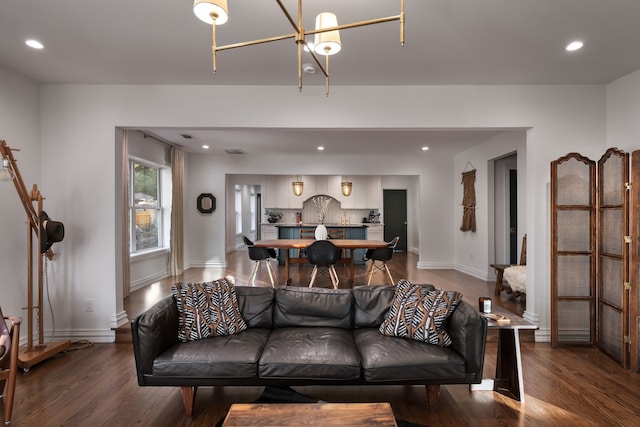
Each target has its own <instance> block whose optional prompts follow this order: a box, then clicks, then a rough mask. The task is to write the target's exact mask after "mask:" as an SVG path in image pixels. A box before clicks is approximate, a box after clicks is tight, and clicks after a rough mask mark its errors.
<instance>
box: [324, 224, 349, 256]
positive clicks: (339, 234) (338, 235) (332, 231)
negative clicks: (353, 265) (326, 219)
mask: <svg viewBox="0 0 640 427" xmlns="http://www.w3.org/2000/svg"><path fill="white" fill-rule="evenodd" d="M346 236H347V230H345V229H344V228H329V229H327V237H328V238H329V239H332V240H336V239H342V240H344V239H345V238H346ZM346 257H347V249H341V250H340V258H346Z"/></svg>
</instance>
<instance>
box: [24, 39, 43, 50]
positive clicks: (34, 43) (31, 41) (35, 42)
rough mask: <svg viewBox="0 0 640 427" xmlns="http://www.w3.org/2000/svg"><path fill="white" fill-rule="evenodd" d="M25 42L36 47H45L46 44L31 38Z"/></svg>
mask: <svg viewBox="0 0 640 427" xmlns="http://www.w3.org/2000/svg"><path fill="white" fill-rule="evenodd" d="M25 44H26V45H27V46H29V47H32V48H34V49H44V45H43V44H42V43H40V42H39V41H38V40H33V39H30V40H27V41H26V42H25Z"/></svg>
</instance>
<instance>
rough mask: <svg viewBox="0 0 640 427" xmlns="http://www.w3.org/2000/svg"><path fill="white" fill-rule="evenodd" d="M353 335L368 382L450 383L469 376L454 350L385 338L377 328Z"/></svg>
mask: <svg viewBox="0 0 640 427" xmlns="http://www.w3.org/2000/svg"><path fill="white" fill-rule="evenodd" d="M353 336H354V341H355V344H356V348H357V350H358V353H359V354H360V359H361V363H362V372H363V376H364V378H365V380H367V381H373V382H375V381H379V382H393V381H416V382H417V383H420V382H421V381H434V382H436V383H445V384H446V382H447V381H452V382H455V381H459V380H460V379H463V378H465V376H466V366H465V360H464V358H463V357H462V356H461V355H460V354H458V353H457V352H456V351H455V350H454V349H453V348H452V347H440V346H436V345H431V344H428V343H424V342H420V341H415V340H411V339H407V338H399V337H389V336H385V335H381V334H380V332H378V329H377V328H370V329H357V330H354V331H353Z"/></svg>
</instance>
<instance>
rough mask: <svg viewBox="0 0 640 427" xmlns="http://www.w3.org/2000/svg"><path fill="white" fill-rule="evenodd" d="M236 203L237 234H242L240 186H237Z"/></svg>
mask: <svg viewBox="0 0 640 427" xmlns="http://www.w3.org/2000/svg"><path fill="white" fill-rule="evenodd" d="M235 199H236V200H235V202H236V203H235V204H236V235H238V236H239V235H241V234H242V191H241V189H240V186H238V185H236V186H235Z"/></svg>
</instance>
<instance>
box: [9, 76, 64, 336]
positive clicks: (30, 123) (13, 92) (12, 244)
mask: <svg viewBox="0 0 640 427" xmlns="http://www.w3.org/2000/svg"><path fill="white" fill-rule="evenodd" d="M39 108H40V99H39V91H38V85H37V84H35V83H34V82H32V81H31V80H29V79H26V78H24V77H21V76H19V75H16V74H15V73H13V72H11V71H9V70H6V69H4V68H2V67H0V140H4V141H6V143H7V145H8V146H9V147H11V148H14V149H19V150H20V151H15V152H14V153H13V156H14V157H15V159H16V162H17V165H18V168H19V169H20V173H21V174H22V179H23V181H24V183H25V186H26V187H27V191H30V190H31V186H32V185H33V184H38V186H39V187H40V190H41V191H42V194H43V195H44V196H45V197H47V196H48V193H47V191H48V190H49V188H50V186H49V185H47V184H46V183H43V182H41V179H40V123H39V122H40V112H39ZM45 162H49V160H48V159H46V160H45ZM44 208H45V210H46V211H47V212H48V213H49V214H50V216H51V218H52V219H55V220H60V221H63V222H64V219H63V218H61V217H60V216H59V215H58V212H56V211H55V210H52V209H49V204H48V203H47V201H45V204H44ZM25 220H26V213H25V210H24V208H23V207H22V203H21V202H20V199H19V198H18V193H17V192H16V189H15V186H14V185H13V183H10V182H0V277H1V278H0V295H2V297H1V299H0V306H1V307H2V311H3V313H4V314H5V315H7V316H9V315H11V316H22V317H23V318H24V319H26V317H27V313H26V311H23V310H22V307H24V306H26V304H27V238H26V225H25ZM64 244H65V242H61V243H58V244H56V245H55V246H54V250H55V251H58V250H59V249H60V248H61V247H63V246H64ZM49 266H50V268H52V269H55V264H49ZM34 274H35V270H34ZM34 277H36V276H34ZM36 280H37V279H36ZM22 332H23V333H22V335H23V336H26V333H27V326H26V321H25V323H23V326H22Z"/></svg>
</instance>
